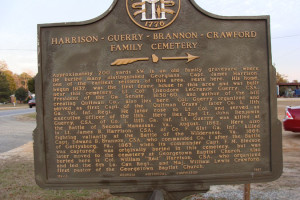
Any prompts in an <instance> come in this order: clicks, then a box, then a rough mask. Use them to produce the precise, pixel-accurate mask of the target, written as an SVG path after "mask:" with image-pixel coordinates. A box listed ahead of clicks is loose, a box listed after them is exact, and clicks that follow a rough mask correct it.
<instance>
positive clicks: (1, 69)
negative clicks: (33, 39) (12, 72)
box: [0, 60, 8, 72]
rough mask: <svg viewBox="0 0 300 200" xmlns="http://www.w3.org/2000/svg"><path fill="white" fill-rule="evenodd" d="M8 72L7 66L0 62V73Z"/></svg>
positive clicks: (2, 61)
mask: <svg viewBox="0 0 300 200" xmlns="http://www.w3.org/2000/svg"><path fill="white" fill-rule="evenodd" d="M6 70H8V67H7V64H6V62H5V61H4V60H0V72H3V71H6Z"/></svg>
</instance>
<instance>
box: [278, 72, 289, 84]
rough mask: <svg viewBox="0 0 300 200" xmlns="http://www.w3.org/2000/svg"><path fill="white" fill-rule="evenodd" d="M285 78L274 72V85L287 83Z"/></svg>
mask: <svg viewBox="0 0 300 200" xmlns="http://www.w3.org/2000/svg"><path fill="white" fill-rule="evenodd" d="M288 82H289V81H288V79H287V76H286V75H284V74H280V73H279V72H276V83H277V84H278V83H288Z"/></svg>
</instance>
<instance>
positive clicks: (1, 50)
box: [0, 49, 37, 51]
mask: <svg viewBox="0 0 300 200" xmlns="http://www.w3.org/2000/svg"><path fill="white" fill-rule="evenodd" d="M0 51H37V50H36V49H0Z"/></svg>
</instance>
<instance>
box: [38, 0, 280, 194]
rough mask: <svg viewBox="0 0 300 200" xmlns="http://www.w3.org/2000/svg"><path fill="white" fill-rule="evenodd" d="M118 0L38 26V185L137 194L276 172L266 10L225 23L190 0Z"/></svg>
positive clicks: (272, 175)
mask: <svg viewBox="0 0 300 200" xmlns="http://www.w3.org/2000/svg"><path fill="white" fill-rule="evenodd" d="M114 6H115V8H114V9H112V10H110V11H109V12H108V13H107V14H106V15H105V17H102V18H99V19H95V21H93V22H91V23H90V22H88V23H87V24H85V25H83V24H78V25H74V24H72V25H70V26H69V25H68V24H67V25H66V24H56V25H40V29H39V35H40V40H39V41H40V44H39V48H40V49H41V53H40V55H39V62H40V69H39V78H38V95H37V96H38V107H37V110H38V129H37V131H36V133H35V155H36V159H35V164H36V174H37V182H38V183H39V184H40V185H41V186H45V187H56V186H62V187H64V186H65V187H73V186H78V187H88V186H89V185H93V186H99V185H101V186H104V187H109V188H110V189H112V188H114V186H120V185H121V186H124V187H127V184H128V183H127V182H126V181H128V180H130V181H134V182H136V183H138V184H137V185H136V187H135V188H136V189H135V188H131V189H128V188H127V189H126V191H138V190H139V187H140V186H139V183H142V185H143V190H145V187H146V185H149V188H148V189H149V190H151V188H152V185H153V183H154V182H153V181H155V182H156V183H157V182H160V183H162V184H165V185H168V184H173V181H180V183H182V184H186V185H187V187H188V188H190V186H188V185H189V184H191V183H192V182H191V180H195V181H194V182H201V183H208V184H216V183H239V182H259V181H262V180H263V181H267V180H274V179H275V178H277V177H278V176H279V175H280V173H281V165H280V163H281V140H280V134H281V132H280V130H281V129H280V124H279V123H278V120H277V119H276V118H274V116H276V115H275V114H276V101H275V100H274V97H275V96H274V95H275V92H274V87H273V83H274V80H275V79H274V76H273V75H274V69H273V68H272V67H271V66H270V63H271V62H270V61H271V59H270V51H269V49H270V48H269V42H270V39H269V34H268V33H269V29H268V28H267V29H266V27H268V25H269V22H268V17H266V18H259V17H258V18H253V17H252V18H249V19H248V18H243V19H236V18H232V19H229V18H222V17H218V19H216V17H215V16H211V15H210V14H208V13H206V12H205V11H203V10H201V9H199V8H197V6H196V5H195V3H194V2H193V1H180V0H167V1H165V0H134V1H129V0H126V1H115V3H114ZM121 19H122V20H121ZM123 20H124V22H123ZM195 20H196V21H195ZM196 22H197V23H198V24H195V23H196ZM273 92H274V93H273ZM271 135H272V137H271ZM40 152H43V154H42V155H41V153H40ZM278 163H279V164H278ZM275 164H276V165H275ZM108 182H109V183H110V186H106V183H108ZM85 183H88V184H87V185H86V184H85ZM174 183H175V182H174ZM176 183H177V182H176ZM66 185H67V186H66ZM191 187H192V186H191ZM119 189H120V188H118V190H119ZM148 189H146V190H148ZM112 191H113V190H112Z"/></svg>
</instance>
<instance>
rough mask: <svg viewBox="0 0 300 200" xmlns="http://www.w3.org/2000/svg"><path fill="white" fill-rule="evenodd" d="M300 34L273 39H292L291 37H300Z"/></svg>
mask: <svg viewBox="0 0 300 200" xmlns="http://www.w3.org/2000/svg"><path fill="white" fill-rule="evenodd" d="M299 36H300V34H297V35H286V36H281V37H273V38H272V39H282V38H291V37H299Z"/></svg>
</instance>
